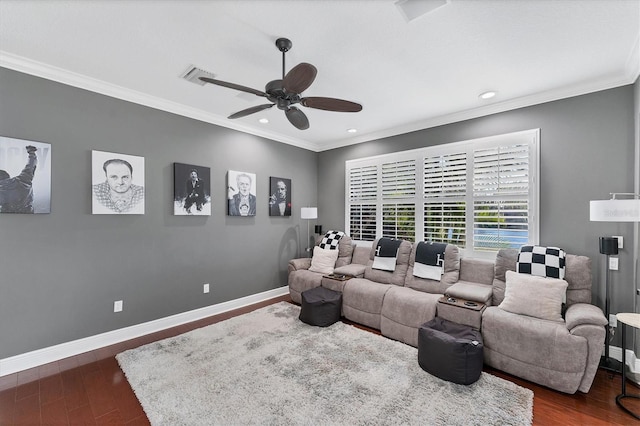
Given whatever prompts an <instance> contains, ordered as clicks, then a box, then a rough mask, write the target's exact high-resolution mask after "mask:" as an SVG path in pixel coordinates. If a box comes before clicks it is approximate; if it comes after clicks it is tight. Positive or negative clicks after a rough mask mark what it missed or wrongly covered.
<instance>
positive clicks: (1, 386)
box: [0, 296, 640, 426]
mask: <svg viewBox="0 0 640 426" xmlns="http://www.w3.org/2000/svg"><path fill="white" fill-rule="evenodd" d="M283 300H284V301H290V299H289V297H288V296H282V297H279V298H276V299H271V300H270V301H266V302H262V303H259V304H256V305H252V306H250V307H245V308H242V309H238V310H235V311H233V312H229V313H225V314H220V315H216V316H214V317H210V318H207V319H204V320H201V321H197V322H193V323H190V324H186V325H183V326H179V327H175V328H172V329H169V330H164V331H162V332H158V333H154V334H152V335H148V336H144V337H141V338H138V339H133V340H130V341H127V342H123V343H120V344H117V345H113V346H109V347H106V348H102V349H99V350H96V351H93V352H88V353H86V354H82V355H78V356H74V357H70V358H67V359H63V360H60V361H57V362H53V363H51V364H47V365H43V366H40V367H38V368H33V369H31V370H27V371H22V372H19V373H16V374H11V375H8V376H4V377H0V425H3V426H4V425H30V426H34V425H102V424H110V425H146V424H149V421H148V420H147V417H146V416H145V414H144V411H143V410H142V407H141V406H140V403H139V402H138V400H137V398H136V396H135V394H134V393H133V391H132V389H131V387H130V386H129V383H128V382H127V380H126V379H125V377H124V374H123V373H122V370H120V367H119V366H118V363H117V362H116V360H115V358H114V355H115V354H117V353H119V352H122V351H124V350H127V349H131V348H135V347H138V346H140V345H143V344H146V343H150V342H154V341H157V340H160V339H164V338H167V337H171V336H175V335H178V334H181V333H184V332H187V331H190V330H192V329H195V328H199V327H204V326H206V325H209V324H214V323H216V322H219V321H222V320H225V319H228V318H231V317H233V316H237V315H241V314H244V313H247V312H250V311H252V310H254V309H257V308H260V307H263V306H266V305H268V304H271V303H275V302H278V301H283ZM360 328H364V329H366V328H365V327H360ZM368 331H371V332H376V331H375V330H368ZM485 371H486V372H488V373H490V374H494V375H496V376H499V377H502V378H504V379H506V380H510V381H512V382H515V383H517V384H518V385H520V386H523V387H526V388H529V389H531V390H533V392H534V395H535V396H534V402H533V423H534V425H630V424H636V423H638V424H640V422H636V421H635V419H634V418H633V417H631V416H630V415H629V414H627V413H625V412H624V411H622V410H621V409H620V408H619V407H618V406H617V405H616V403H615V397H616V395H617V394H619V393H620V386H621V377H620V375H619V374H615V375H611V374H609V373H607V372H605V371H604V370H599V371H598V374H597V376H596V379H595V382H594V384H593V386H592V388H591V391H590V392H589V393H588V394H586V395H585V394H581V393H578V394H576V395H566V394H563V393H559V392H556V391H553V390H550V389H547V388H544V387H542V386H538V385H535V384H532V383H529V382H526V381H524V380H521V379H518V378H516V377H512V376H509V375H508V374H505V373H502V372H500V371H497V370H494V369H491V368H486V369H485ZM627 390H628V391H632V392H638V393H640V391H639V390H638V389H637V388H636V387H635V386H633V385H629V386H628V388H627ZM629 404H633V405H630V406H631V407H632V408H633V409H634V410H636V412H640V401H638V400H629Z"/></svg>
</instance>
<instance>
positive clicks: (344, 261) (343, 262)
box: [288, 235, 354, 304]
mask: <svg viewBox="0 0 640 426" xmlns="http://www.w3.org/2000/svg"><path fill="white" fill-rule="evenodd" d="M321 240H322V238H317V239H316V246H317V245H318V244H319V243H320V241H321ZM353 249H354V244H353V240H352V239H351V237H350V236H348V235H345V236H343V237H342V238H340V241H339V242H338V260H336V268H340V267H344V266H347V265H350V264H351V259H352V256H353ZM310 267H311V258H310V257H304V258H301V259H292V260H290V261H289V265H288V270H289V275H288V277H289V278H288V281H289V294H290V295H291V300H293V301H294V302H295V303H298V304H300V303H302V296H301V294H302V292H303V291H306V290H311V289H312V288H315V287H320V283H321V282H322V276H323V275H324V274H322V273H320V272H313V271H310V270H309V268H310ZM342 273H343V274H346V273H348V272H342Z"/></svg>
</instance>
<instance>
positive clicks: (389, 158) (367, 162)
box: [345, 129, 540, 258]
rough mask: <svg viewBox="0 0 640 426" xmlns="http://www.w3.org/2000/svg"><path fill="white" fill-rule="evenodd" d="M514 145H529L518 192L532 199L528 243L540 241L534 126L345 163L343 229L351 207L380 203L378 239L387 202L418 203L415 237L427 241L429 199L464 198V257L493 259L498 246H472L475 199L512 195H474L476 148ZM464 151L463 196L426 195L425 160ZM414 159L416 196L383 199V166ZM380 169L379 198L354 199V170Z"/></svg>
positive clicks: (537, 137) (347, 225)
mask: <svg viewBox="0 0 640 426" xmlns="http://www.w3.org/2000/svg"><path fill="white" fill-rule="evenodd" d="M515 145H527V147H528V192H527V195H526V196H523V195H520V196H519V198H520V199H523V197H524V198H526V200H527V203H528V209H527V210H526V211H527V219H528V222H527V231H528V241H527V244H538V243H539V235H540V229H539V228H540V220H539V218H540V215H539V210H540V183H539V182H540V179H539V175H540V129H530V130H524V131H519V132H513V133H507V134H501V135H495V136H489V137H483V138H477V139H471V140H466V141H460V142H452V143H446V144H441V145H433V146H428V147H423V148H418V149H412V150H407V151H399V152H394V153H390V154H382V155H376V156H372V157H364V158H358V159H353V160H347V161H345V230H347V232H348V233H350V230H351V215H350V213H351V206H352V205H358V204H366V205H375V206H376V232H375V235H376V238H379V237H380V236H382V235H383V212H384V206H385V205H389V204H398V205H400V204H407V203H413V204H414V205H415V222H414V232H415V236H414V239H415V241H423V240H424V235H425V231H424V229H425V227H424V220H425V218H424V216H425V215H424V212H425V209H426V208H425V206H426V204H427V203H428V202H429V201H433V200H434V199H439V200H442V201H443V202H444V201H449V200H454V199H458V200H462V199H463V198H464V201H465V241H466V247H464V248H460V250H461V253H462V255H463V256H473V257H480V258H493V257H495V254H496V253H497V251H498V249H499V248H495V249H494V250H491V249H489V250H487V249H484V250H476V249H474V241H473V238H474V205H475V204H474V203H477V202H479V201H481V200H500V199H502V200H505V201H508V200H509V199H510V197H509V196H504V197H501V196H500V195H497V196H489V197H483V196H480V195H478V194H475V193H474V168H473V166H474V151H477V150H483V149H491V148H495V147H507V146H515ZM462 152H465V153H466V191H465V194H464V196H457V197H447V196H444V195H443V196H435V197H427V196H425V189H424V186H425V182H424V173H425V159H427V158H428V157H434V156H440V155H443V156H450V155H453V154H459V153H462ZM411 160H413V161H415V191H414V196H412V197H411V196H406V197H402V196H393V197H391V198H389V197H387V198H385V197H384V196H383V182H382V169H383V165H384V164H391V163H404V162H406V161H411ZM373 166H375V167H376V182H375V187H376V188H377V191H376V197H375V199H371V198H370V197H368V198H367V199H366V200H361V201H358V200H357V199H354V198H353V197H352V195H353V194H351V193H350V189H351V188H350V179H351V175H350V173H351V171H352V170H355V169H358V168H363V167H373ZM369 195H370V194H369ZM356 243H357V244H363V245H365V244H370V243H371V241H369V240H366V241H363V240H360V241H358V240H356Z"/></svg>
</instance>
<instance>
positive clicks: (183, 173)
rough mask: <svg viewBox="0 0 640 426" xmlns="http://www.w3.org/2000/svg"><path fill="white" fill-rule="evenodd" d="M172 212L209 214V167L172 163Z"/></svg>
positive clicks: (187, 214) (186, 214) (179, 213)
mask: <svg viewBox="0 0 640 426" xmlns="http://www.w3.org/2000/svg"><path fill="white" fill-rule="evenodd" d="M173 214H174V215H176V216H192V215H195V216H211V169H210V168H209V167H204V166H195V165H193V164H183V163H173Z"/></svg>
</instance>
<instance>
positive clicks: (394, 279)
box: [364, 240, 411, 286]
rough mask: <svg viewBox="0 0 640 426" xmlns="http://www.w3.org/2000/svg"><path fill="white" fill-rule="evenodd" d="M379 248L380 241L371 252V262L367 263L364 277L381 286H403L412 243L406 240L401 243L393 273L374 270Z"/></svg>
mask: <svg viewBox="0 0 640 426" xmlns="http://www.w3.org/2000/svg"><path fill="white" fill-rule="evenodd" d="M377 247H378V240H375V241H374V242H373V245H372V246H371V250H370V252H369V260H368V261H367V268H366V269H365V270H364V277H365V278H366V279H368V280H371V281H375V282H377V283H381V284H395V285H398V286H403V285H404V277H405V275H406V273H407V267H408V266H409V255H410V254H411V243H410V242H409V241H404V240H403V241H402V242H401V243H400V246H399V247H398V254H397V256H396V268H395V270H394V271H393V272H391V271H382V270H379V269H373V268H372V266H373V259H374V257H375V255H376V249H377Z"/></svg>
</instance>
